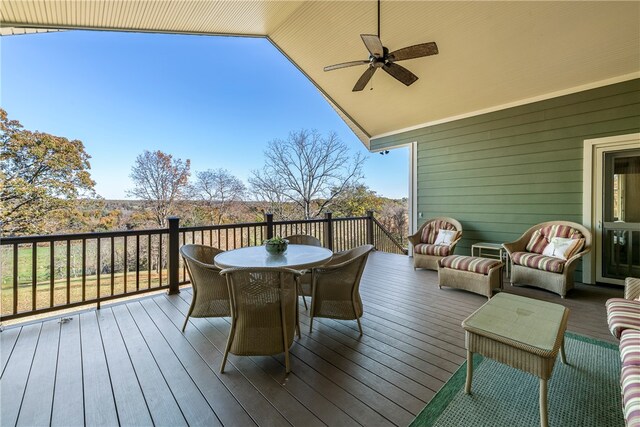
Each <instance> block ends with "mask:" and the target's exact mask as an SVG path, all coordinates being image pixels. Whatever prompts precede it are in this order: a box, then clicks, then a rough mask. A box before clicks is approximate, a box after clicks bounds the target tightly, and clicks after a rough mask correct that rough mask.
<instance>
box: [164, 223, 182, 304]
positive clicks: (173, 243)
mask: <svg viewBox="0 0 640 427" xmlns="http://www.w3.org/2000/svg"><path fill="white" fill-rule="evenodd" d="M167 219H168V220H169V244H168V245H167V248H168V250H169V264H168V265H167V268H168V270H169V295H173V294H179V293H180V286H179V284H178V283H179V282H180V218H178V217H177V216H170V217H169V218H167Z"/></svg>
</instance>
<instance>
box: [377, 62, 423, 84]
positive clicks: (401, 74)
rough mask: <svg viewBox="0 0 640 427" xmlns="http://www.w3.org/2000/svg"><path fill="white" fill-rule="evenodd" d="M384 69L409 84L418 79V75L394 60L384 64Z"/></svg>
mask: <svg viewBox="0 0 640 427" xmlns="http://www.w3.org/2000/svg"><path fill="white" fill-rule="evenodd" d="M382 69H383V70H385V71H386V72H387V73H389V74H390V75H391V76H392V77H394V78H396V79H397V80H399V81H400V82H401V83H404V84H405V85H407V86H409V85H411V84H413V82H415V81H416V80H418V76H416V75H415V74H413V73H412V72H411V71H409V70H407V69H406V68H404V67H403V66H402V65H398V64H394V63H393V62H389V63H387V64H385V65H383V66H382Z"/></svg>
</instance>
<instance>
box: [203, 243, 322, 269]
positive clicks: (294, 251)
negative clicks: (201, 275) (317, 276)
mask: <svg viewBox="0 0 640 427" xmlns="http://www.w3.org/2000/svg"><path fill="white" fill-rule="evenodd" d="M332 256H333V252H331V251H330V250H329V249H326V248H321V247H318V246H310V245H289V247H288V248H287V251H286V252H285V253H284V254H280V255H271V254H270V253H268V252H267V250H266V249H265V248H264V246H249V247H246V248H240V249H234V250H232V251H227V252H222V253H220V254H218V255H216V257H215V258H214V263H215V265H217V266H218V267H219V268H230V267H258V268H264V267H287V268H293V269H304V268H310V267H314V266H317V265H320V264H322V263H324V262H326V261H328V260H329V259H331V257H332Z"/></svg>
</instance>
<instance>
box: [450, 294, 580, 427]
mask: <svg viewBox="0 0 640 427" xmlns="http://www.w3.org/2000/svg"><path fill="white" fill-rule="evenodd" d="M568 318H569V310H568V309H567V308H565V307H563V306H562V305H559V304H552V303H548V302H544V301H538V300H535V299H531V298H525V297H521V296H517V295H511V294H506V293H499V294H497V295H496V296H494V297H493V298H491V299H490V300H489V302H487V303H485V304H484V305H483V306H482V307H480V308H479V309H478V310H476V311H475V313H473V314H471V315H470V316H469V317H467V318H466V319H465V320H464V321H463V322H462V327H463V328H464V330H465V340H466V347H467V381H466V384H465V392H466V393H467V394H470V393H471V381H472V377H473V353H480V354H482V355H483V356H485V357H489V358H491V359H494V360H497V361H498V362H501V363H504V364H506V365H509V366H511V367H514V368H517V369H520V370H522V371H524V372H528V373H530V374H532V375H535V376H537V377H538V378H540V425H541V426H542V427H547V426H548V424H549V422H548V411H547V381H548V380H549V378H551V374H552V373H553V367H554V365H555V362H556V358H557V355H558V351H560V354H561V358H562V362H563V363H567V362H566V357H565V353H564V332H565V330H566V329H567V319H568Z"/></svg>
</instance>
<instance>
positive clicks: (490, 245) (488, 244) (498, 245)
mask: <svg viewBox="0 0 640 427" xmlns="http://www.w3.org/2000/svg"><path fill="white" fill-rule="evenodd" d="M473 246H475V247H476V248H480V249H495V250H500V249H503V248H502V243H493V242H479V243H474V244H473Z"/></svg>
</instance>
